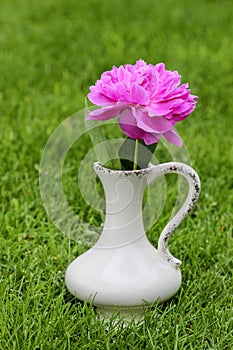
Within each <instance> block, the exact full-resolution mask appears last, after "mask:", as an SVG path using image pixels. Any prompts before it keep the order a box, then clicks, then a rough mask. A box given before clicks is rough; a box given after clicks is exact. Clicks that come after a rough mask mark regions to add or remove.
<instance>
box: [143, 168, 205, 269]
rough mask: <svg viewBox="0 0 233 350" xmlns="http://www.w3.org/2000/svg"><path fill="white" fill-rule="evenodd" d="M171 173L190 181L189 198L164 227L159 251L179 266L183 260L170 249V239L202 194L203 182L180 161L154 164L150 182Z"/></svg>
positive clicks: (172, 263) (159, 242) (191, 169)
mask: <svg viewBox="0 0 233 350" xmlns="http://www.w3.org/2000/svg"><path fill="white" fill-rule="evenodd" d="M169 173H175V174H179V175H182V176H183V177H185V179H186V180H187V181H188V183H189V192H188V195H187V198H186V200H185V202H184V204H183V205H182V207H181V208H180V209H179V210H178V212H177V213H176V214H175V216H174V217H173V218H172V219H171V220H170V221H169V222H168V224H167V225H166V226H165V228H164V229H163V231H162V233H161V235H160V237H159V241H158V252H159V253H160V254H161V255H162V256H163V257H164V258H165V259H166V260H167V261H168V262H169V263H170V264H171V265H173V266H174V267H176V268H178V267H179V266H180V264H181V261H180V260H178V259H176V258H175V257H174V256H172V255H171V253H170V252H169V250H168V241H169V239H170V238H171V236H172V234H173V232H174V231H175V229H176V228H177V227H178V226H179V224H180V223H181V222H182V221H183V220H184V218H185V217H186V216H187V214H188V213H189V212H190V211H191V209H192V207H193V206H194V204H195V203H196V201H197V199H198V196H199V194H200V188H201V182H200V179H199V176H198V174H197V173H196V172H195V171H194V170H193V168H191V167H190V166H189V165H186V164H184V163H179V162H170V163H164V164H159V165H152V172H151V178H149V182H151V181H153V180H154V179H155V178H157V177H158V176H160V175H165V174H169Z"/></svg>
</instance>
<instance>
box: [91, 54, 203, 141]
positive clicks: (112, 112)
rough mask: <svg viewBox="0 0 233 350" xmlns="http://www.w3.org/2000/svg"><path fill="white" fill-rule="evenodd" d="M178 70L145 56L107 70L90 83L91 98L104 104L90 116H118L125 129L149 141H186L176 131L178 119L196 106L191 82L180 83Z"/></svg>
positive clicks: (130, 134) (96, 117) (131, 136)
mask: <svg viewBox="0 0 233 350" xmlns="http://www.w3.org/2000/svg"><path fill="white" fill-rule="evenodd" d="M180 79H181V76H180V75H179V74H178V72H177V71H169V70H166V69H165V64H163V63H159V64H156V65H155V66H154V65H152V64H147V63H146V62H144V61H143V60H142V59H140V60H139V61H137V62H136V64H135V65H131V64H126V65H124V66H120V67H119V68H117V67H115V66H114V67H113V68H112V70H111V71H107V72H104V73H103V74H102V75H101V79H100V80H98V81H97V82H96V84H95V85H94V86H91V87H90V93H89V94H88V98H89V100H90V101H91V102H92V103H93V104H95V105H97V106H100V107H101V108H99V109H96V110H94V111H92V112H89V114H88V116H87V119H92V120H108V119H111V118H114V117H116V116H118V121H119V124H120V127H121V129H122V131H123V132H124V133H125V134H126V135H127V136H129V137H130V138H132V139H138V140H144V142H145V144H147V145H150V144H153V143H157V142H158V141H159V140H160V139H161V137H163V136H164V137H165V138H166V139H167V140H168V141H169V142H171V143H173V144H176V145H177V146H181V145H182V140H181V139H180V137H179V136H178V135H177V133H176V132H175V131H174V126H175V124H176V123H177V122H179V121H181V120H184V119H186V118H187V117H188V116H189V115H190V113H191V112H192V111H193V110H194V108H195V106H196V98H197V96H194V95H191V94H190V90H189V89H188V84H187V83H186V84H183V85H180Z"/></svg>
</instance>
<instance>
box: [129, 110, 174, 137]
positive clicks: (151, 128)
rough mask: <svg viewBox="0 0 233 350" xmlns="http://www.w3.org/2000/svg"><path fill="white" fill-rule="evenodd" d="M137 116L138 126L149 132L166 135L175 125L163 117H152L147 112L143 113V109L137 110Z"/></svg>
mask: <svg viewBox="0 0 233 350" xmlns="http://www.w3.org/2000/svg"><path fill="white" fill-rule="evenodd" d="M136 111H137V112H136V113H137V115H136V116H135V117H136V120H137V126H138V127H139V128H141V129H142V130H144V131H147V132H152V133H154V132H156V133H164V132H166V131H168V130H171V129H172V128H173V126H174V124H175V123H172V122H171V121H168V120H167V119H166V118H165V117H163V116H153V117H150V116H149V115H148V113H147V112H143V111H141V109H137V110H136Z"/></svg>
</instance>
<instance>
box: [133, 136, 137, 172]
mask: <svg viewBox="0 0 233 350" xmlns="http://www.w3.org/2000/svg"><path fill="white" fill-rule="evenodd" d="M137 163H138V139H136V141H135V149H134V159H133V170H137V167H138V164H137Z"/></svg>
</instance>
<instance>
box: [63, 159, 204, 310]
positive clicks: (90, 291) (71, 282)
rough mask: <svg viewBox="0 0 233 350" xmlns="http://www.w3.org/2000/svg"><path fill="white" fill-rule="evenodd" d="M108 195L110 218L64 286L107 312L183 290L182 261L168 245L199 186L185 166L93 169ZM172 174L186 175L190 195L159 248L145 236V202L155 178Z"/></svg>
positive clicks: (138, 306) (68, 273)
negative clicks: (148, 187) (127, 169)
mask: <svg viewBox="0 0 233 350" xmlns="http://www.w3.org/2000/svg"><path fill="white" fill-rule="evenodd" d="M94 170H95V172H96V173H97V175H98V176H99V178H100V180H101V182H102V184H103V187H104V192H105V200H106V214H105V215H106V216H105V223H104V228H103V231H102V234H101V236H100V238H99V240H98V241H97V242H96V244H95V245H94V246H93V247H92V248H91V249H89V250H88V251H87V252H85V253H84V254H82V255H81V256H79V257H78V258H76V259H75V260H74V261H73V262H72V263H71V264H70V265H69V267H68V269H67V271H66V277H65V279H66V285H67V288H68V289H69V291H70V292H71V293H72V294H73V295H75V296H76V297H77V298H78V299H80V300H88V301H91V302H92V303H93V304H94V305H96V306H99V307H101V308H102V309H103V310H106V311H108V310H109V311H110V312H111V311H112V310H113V309H114V308H116V307H117V308H118V309H119V310H124V309H127V308H129V309H131V310H132V311H133V312H137V311H135V310H139V309H142V308H144V307H145V306H146V305H148V304H149V305H150V304H152V303H154V302H162V301H165V300H167V299H169V298H171V297H172V296H173V295H174V294H175V293H176V292H177V291H178V289H179V288H180V285H181V273H180V269H179V265H180V261H179V260H178V259H176V258H174V257H173V256H172V255H171V254H170V252H169V251H168V246H167V245H168V241H169V238H170V236H171V234H172V233H173V231H174V230H175V228H176V227H177V226H178V225H179V223H180V222H181V221H182V220H183V219H184V217H185V216H186V215H187V213H188V212H189V211H190V210H191V207H192V206H193V205H194V203H195V202H196V200H197V197H198V194H199V190H200V181H199V178H198V176H197V174H196V173H195V171H194V170H193V169H192V168H190V167H189V166H187V165H185V164H182V163H166V164H161V165H156V166H154V165H150V167H148V168H147V169H143V170H135V171H114V170H109V169H106V168H104V167H102V166H101V165H100V164H99V163H95V164H94ZM169 172H174V173H178V174H181V175H183V176H185V177H186V178H187V180H188V182H189V185H190V186H189V194H188V197H187V199H186V202H185V203H184V205H183V207H182V208H181V209H180V210H179V212H178V213H177V214H176V215H175V217H174V218H173V219H172V220H171V221H170V222H169V223H168V224H167V226H166V227H165V229H164V230H163V232H162V233H161V235H160V238H159V244H158V249H156V248H154V247H153V246H152V244H151V243H150V242H149V240H148V239H147V237H146V234H145V230H144V226H143V218H142V200H143V195H144V191H145V189H146V187H147V185H148V184H149V183H150V182H151V181H153V180H155V179H156V177H158V176H160V175H163V174H165V173H169Z"/></svg>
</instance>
